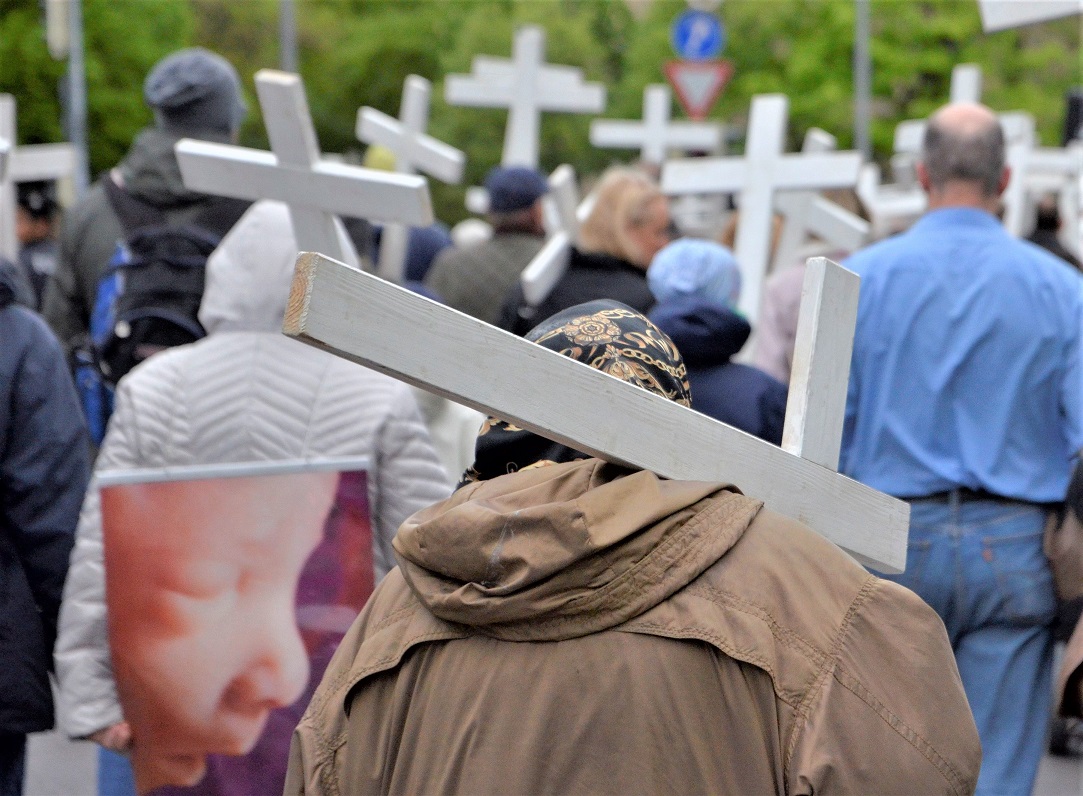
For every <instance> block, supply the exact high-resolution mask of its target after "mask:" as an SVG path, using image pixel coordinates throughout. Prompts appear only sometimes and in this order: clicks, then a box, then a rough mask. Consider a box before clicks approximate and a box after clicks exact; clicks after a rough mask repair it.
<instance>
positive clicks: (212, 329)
mask: <svg viewBox="0 0 1083 796" xmlns="http://www.w3.org/2000/svg"><path fill="white" fill-rule="evenodd" d="M296 261H297V239H296V238H295V237H294V235H293V223H292V222H291V220H290V213H289V209H288V208H287V207H286V205H285V204H283V203H282V202H271V201H263V202H257V203H256V204H254V205H252V206H251V207H250V208H249V209H248V210H247V211H246V212H245V214H244V215H243V216H241V219H240V221H238V222H237V223H236V224H235V225H234V226H233V229H231V230H230V231H229V233H228V234H227V235H226V236H225V237H224V238H222V242H221V243H220V244H219V245H218V248H217V249H215V250H214V251H213V252H212V253H211V256H210V257H208V258H207V283H206V287H205V288H204V290H203V301H202V303H201V304H200V306H199V322H200V323H202V324H203V328H204V329H206V330H207V334H214V333H216V332H278V331H281V330H282V320H283V318H285V316H286V302H287V301H288V299H289V295H290V284H291V282H292V281H293V267H294V264H295V263H296Z"/></svg>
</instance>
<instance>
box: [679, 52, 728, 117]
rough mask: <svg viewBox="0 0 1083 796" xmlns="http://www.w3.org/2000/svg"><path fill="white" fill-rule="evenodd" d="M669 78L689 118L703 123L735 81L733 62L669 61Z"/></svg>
mask: <svg viewBox="0 0 1083 796" xmlns="http://www.w3.org/2000/svg"><path fill="white" fill-rule="evenodd" d="M664 68H665V72H666V77H667V78H668V79H669V83H670V85H671V86H673V90H674V91H676V92H677V100H678V101H679V102H680V103H681V107H682V108H684V112H685V113H687V114H688V117H689V118H691V119H695V120H696V121H697V122H701V121H703V120H704V119H706V118H707V111H709V110H710V109H711V106H712V105H714V101H715V100H716V99H718V95H719V94H721V93H722V89H724V88H725V87H726V84H727V83H729V82H730V78H731V77H733V64H732V63H731V62H730V61H668V62H667V63H666V65H665V67H664Z"/></svg>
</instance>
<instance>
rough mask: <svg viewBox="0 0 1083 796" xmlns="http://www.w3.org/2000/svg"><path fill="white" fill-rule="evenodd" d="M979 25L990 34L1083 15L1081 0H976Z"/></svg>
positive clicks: (1082, 0)
mask: <svg viewBox="0 0 1083 796" xmlns="http://www.w3.org/2000/svg"><path fill="white" fill-rule="evenodd" d="M978 10H979V11H981V25H982V29H983V30H984V31H985V32H986V33H992V32H994V31H999V30H1007V29H1009V28H1018V27H1022V26H1023V25H1033V24H1035V23H1038V22H1048V21H1049V20H1053V19H1060V18H1061V17H1069V16H1071V15H1072V14H1083V0H1025V2H1024V0H978Z"/></svg>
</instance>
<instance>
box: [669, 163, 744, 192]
mask: <svg viewBox="0 0 1083 796" xmlns="http://www.w3.org/2000/svg"><path fill="white" fill-rule="evenodd" d="M747 171H748V165H747V164H746V162H745V161H744V160H743V159H741V158H678V159H676V160H667V161H666V163H665V165H663V166H662V192H663V193H666V194H669V195H670V196H680V195H682V194H690V193H701V194H714V193H733V192H734V191H739V190H741V189H742V188H743V187H744V184H745V174H746V173H747Z"/></svg>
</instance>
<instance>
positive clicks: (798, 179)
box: [662, 94, 861, 325]
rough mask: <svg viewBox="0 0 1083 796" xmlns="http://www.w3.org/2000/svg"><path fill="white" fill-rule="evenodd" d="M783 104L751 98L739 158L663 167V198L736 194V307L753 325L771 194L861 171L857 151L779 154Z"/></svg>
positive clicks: (833, 183)
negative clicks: (739, 275) (738, 287)
mask: <svg viewBox="0 0 1083 796" xmlns="http://www.w3.org/2000/svg"><path fill="white" fill-rule="evenodd" d="M788 106H789V101H788V99H787V98H786V97H785V96H783V95H782V94H764V95H760V96H757V97H755V98H754V99H753V100H752V113H751V117H750V119H749V123H748V131H747V133H746V135H745V154H744V157H730V158H688V159H681V160H670V161H668V162H667V163H666V164H665V166H664V167H663V169H662V190H663V191H665V192H666V193H667V194H671V195H673V194H687V193H696V194H704V193H733V192H736V193H739V194H740V203H739V205H740V211H741V215H740V220H739V222H738V225H737V241H736V246H735V249H736V251H735V255H736V257H737V262H738V263H739V264H740V266H741V271H742V275H743V277H744V279H743V283H744V287H743V289H742V291H741V301H740V308H741V311H742V312H743V313H744V314H745V315H746V317H748V319H749V320H750V321H751V322H752V324H753V325H755V322H756V319H757V318H758V317H759V312H760V301H761V294H762V291H763V281H764V277H765V276H766V273H767V264H768V255H769V253H770V249H771V222H772V219H773V216H774V193H775V191H786V190H791V191H792V190H820V189H826V188H851V187H853V186H854V185H855V184H856V183H857V178H858V172H859V170H860V168H861V153H859V152H824V153H815V154H794V155H785V154H783V146H784V144H785V138H786V118H787V113H788Z"/></svg>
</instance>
